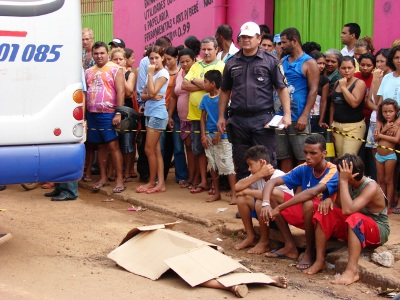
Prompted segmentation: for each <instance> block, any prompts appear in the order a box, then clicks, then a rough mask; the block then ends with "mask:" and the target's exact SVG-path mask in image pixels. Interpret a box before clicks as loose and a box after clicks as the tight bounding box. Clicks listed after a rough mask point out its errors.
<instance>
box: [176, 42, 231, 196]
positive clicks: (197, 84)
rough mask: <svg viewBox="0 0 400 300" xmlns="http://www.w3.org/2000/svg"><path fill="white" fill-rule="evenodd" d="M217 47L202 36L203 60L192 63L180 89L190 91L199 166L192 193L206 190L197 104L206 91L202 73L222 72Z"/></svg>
mask: <svg viewBox="0 0 400 300" xmlns="http://www.w3.org/2000/svg"><path fill="white" fill-rule="evenodd" d="M217 48H218V42H217V40H216V39H215V38H214V37H207V38H204V39H203V40H202V41H201V52H202V54H203V60H202V61H200V62H196V63H194V64H193V66H192V67H191V68H190V70H189V72H188V73H187V74H186V76H185V80H183V82H182V89H183V90H186V91H189V92H190V96H189V113H188V119H189V120H192V128H191V132H192V133H191V139H192V150H193V154H194V155H195V164H196V168H199V171H200V177H201V180H200V183H199V184H198V185H197V186H196V187H195V188H194V189H192V190H191V191H190V192H191V193H193V194H196V193H201V192H203V191H205V190H207V157H206V154H205V152H204V148H203V145H202V144H201V141H200V134H199V132H200V118H201V110H200V109H199V105H200V102H201V99H202V98H203V95H204V94H205V93H206V91H205V90H204V74H205V73H206V72H207V71H209V70H218V71H220V72H221V73H222V71H223V69H224V66H225V64H224V63H223V62H222V61H220V60H217V51H218V50H217Z"/></svg>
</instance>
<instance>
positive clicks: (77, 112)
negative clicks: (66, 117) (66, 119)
mask: <svg viewBox="0 0 400 300" xmlns="http://www.w3.org/2000/svg"><path fill="white" fill-rule="evenodd" d="M72 114H73V116H74V118H75V120H78V121H81V120H83V108H82V106H78V107H75V109H74V111H73V112H72Z"/></svg>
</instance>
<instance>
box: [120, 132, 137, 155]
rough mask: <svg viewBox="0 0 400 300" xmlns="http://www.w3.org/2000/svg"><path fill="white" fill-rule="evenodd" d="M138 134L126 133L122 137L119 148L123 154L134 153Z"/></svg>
mask: <svg viewBox="0 0 400 300" xmlns="http://www.w3.org/2000/svg"><path fill="white" fill-rule="evenodd" d="M135 135H136V132H126V133H123V134H122V135H121V136H120V139H119V147H120V149H121V152H122V153H123V154H127V153H132V152H133V146H134V140H135Z"/></svg>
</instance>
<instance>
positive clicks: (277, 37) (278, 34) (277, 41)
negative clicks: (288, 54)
mask: <svg viewBox="0 0 400 300" xmlns="http://www.w3.org/2000/svg"><path fill="white" fill-rule="evenodd" d="M280 42H281V34H280V33H277V34H275V35H274V43H275V44H276V43H280Z"/></svg>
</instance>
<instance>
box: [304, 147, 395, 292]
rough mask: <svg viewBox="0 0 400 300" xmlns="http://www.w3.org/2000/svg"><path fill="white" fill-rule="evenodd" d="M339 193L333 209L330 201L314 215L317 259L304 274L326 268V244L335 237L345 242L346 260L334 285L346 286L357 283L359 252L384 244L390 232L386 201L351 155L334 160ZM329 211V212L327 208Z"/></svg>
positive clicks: (356, 158)
mask: <svg viewBox="0 0 400 300" xmlns="http://www.w3.org/2000/svg"><path fill="white" fill-rule="evenodd" d="M337 165H338V169H339V189H338V196H337V200H336V202H335V206H333V205H332V201H331V199H326V200H325V201H328V202H329V205H328V206H327V209H325V210H320V211H318V212H317V213H316V214H315V215H314V220H315V221H316V230H315V240H316V249H317V258H316V261H315V263H314V264H313V265H312V266H311V267H310V268H309V269H308V270H306V271H304V272H305V273H306V274H315V273H317V272H319V271H321V270H323V269H325V268H326V262H325V250H326V242H327V241H328V240H329V239H330V238H331V237H335V238H337V239H340V240H344V241H347V242H348V248H349V250H348V251H349V258H348V262H347V266H346V269H345V271H344V272H343V274H342V275H340V276H339V277H338V278H336V279H335V280H333V281H332V283H334V284H342V285H349V284H352V283H353V282H355V281H357V280H358V279H359V278H360V277H359V274H358V269H357V264H358V258H359V257H360V253H361V250H362V249H363V248H364V247H368V246H370V247H371V246H372V247H373V246H375V247H376V246H379V245H382V244H384V243H385V242H387V240H388V237H389V233H390V228H389V222H388V216H387V201H386V199H385V196H384V194H383V192H382V190H381V189H380V187H379V185H378V184H377V183H376V182H375V181H374V180H373V179H370V178H367V177H365V176H364V163H363V162H362V160H361V158H359V157H358V156H356V155H353V154H345V155H344V156H342V157H340V158H338V161H337ZM328 207H329V208H328Z"/></svg>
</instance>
